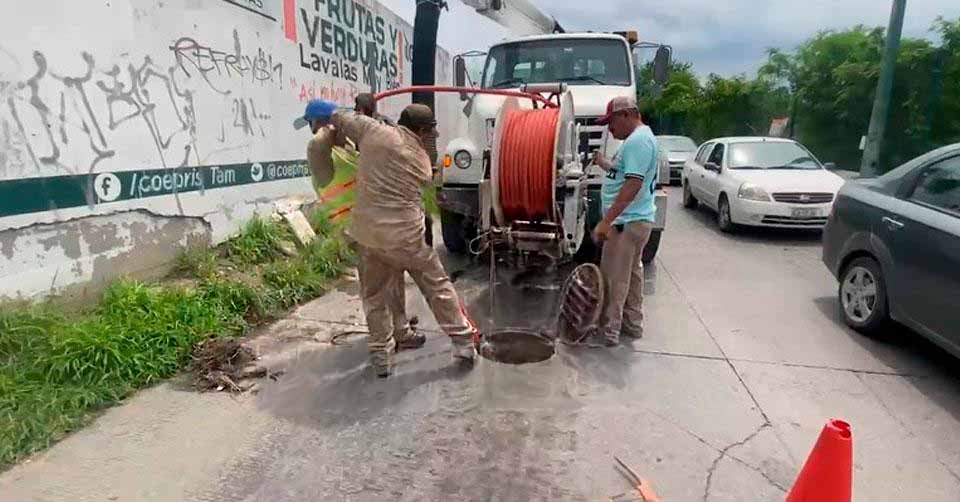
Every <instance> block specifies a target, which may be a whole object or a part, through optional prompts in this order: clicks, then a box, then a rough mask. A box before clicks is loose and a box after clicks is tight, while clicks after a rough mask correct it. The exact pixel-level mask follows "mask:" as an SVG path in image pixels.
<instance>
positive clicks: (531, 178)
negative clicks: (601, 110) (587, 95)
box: [499, 108, 560, 223]
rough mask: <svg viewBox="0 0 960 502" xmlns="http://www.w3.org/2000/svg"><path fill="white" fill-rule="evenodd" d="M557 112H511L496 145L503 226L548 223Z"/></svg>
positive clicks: (550, 216)
mask: <svg viewBox="0 0 960 502" xmlns="http://www.w3.org/2000/svg"><path fill="white" fill-rule="evenodd" d="M558 120H560V110H559V109H558V108H546V109H540V110H515V111H511V112H509V113H508V114H507V115H506V116H505V117H504V121H505V123H506V124H505V126H504V129H503V137H502V138H501V141H500V183H499V189H500V206H501V208H502V209H503V216H504V218H505V219H506V222H505V223H509V222H513V221H543V220H547V221H549V220H551V219H552V217H553V214H554V208H553V191H554V187H553V172H554V170H555V167H554V165H553V157H554V154H555V152H556V141H557V138H556V131H557V121H558Z"/></svg>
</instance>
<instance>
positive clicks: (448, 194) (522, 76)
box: [438, 33, 665, 259]
mask: <svg viewBox="0 0 960 502" xmlns="http://www.w3.org/2000/svg"><path fill="white" fill-rule="evenodd" d="M633 42H635V40H633ZM631 44H632V41H631V40H628V38H627V37H625V36H622V35H620V34H604V33H569V34H566V33H565V34H552V35H539V36H532V37H524V38H520V39H516V40H511V41H507V42H504V43H501V44H498V45H495V46H493V47H491V48H490V50H489V51H488V53H487V55H486V61H485V63H484V70H483V74H482V77H481V81H480V82H479V84H480V87H482V88H484V89H503V90H519V89H523V88H524V86H527V85H537V84H564V85H566V87H567V90H568V91H569V92H570V93H571V94H572V96H573V102H574V108H575V110H576V122H577V125H578V128H579V139H580V145H579V149H578V151H579V155H580V159H581V162H582V164H583V166H584V169H585V171H586V172H587V173H588V175H589V182H588V190H587V194H588V208H589V213H588V217H587V229H588V230H591V229H592V228H593V226H594V225H596V223H598V222H599V220H600V218H601V208H600V201H599V199H600V197H599V189H600V185H601V179H602V178H601V171H600V169H599V168H598V167H596V166H594V165H592V157H593V152H594V151H596V150H598V149H599V150H601V151H602V152H603V153H604V155H605V156H607V157H612V156H613V154H614V153H615V152H616V150H617V148H619V143H620V142H619V141H617V140H615V139H613V138H612V137H610V135H609V134H608V132H607V130H606V128H605V127H603V126H600V125H597V124H596V122H597V120H598V119H599V118H600V117H601V116H603V115H604V114H605V113H606V107H607V103H608V102H609V101H610V100H611V99H613V98H614V97H618V96H636V93H637V72H636V71H635V67H634V58H633V54H632V50H631ZM461 73H462V70H460V69H458V80H460V78H461V77H460V74H461ZM461 99H462V100H463V108H462V113H461V116H460V120H458V121H457V130H456V131H454V134H453V135H452V136H453V137H454V139H452V140H451V141H450V142H449V143H448V144H447V147H446V150H445V152H444V156H443V168H442V169H441V173H442V174H441V176H442V184H441V188H440V190H439V194H438V201H439V204H440V207H441V224H442V229H443V238H444V243H445V245H446V247H447V248H448V249H449V250H450V251H452V252H463V251H465V250H466V249H467V245H468V243H469V241H470V240H471V239H472V238H473V236H475V235H476V228H477V222H478V220H479V206H480V204H479V191H478V187H479V184H480V183H481V181H482V180H483V179H484V177H485V176H486V175H488V174H489V172H488V171H489V159H490V149H491V148H492V146H493V145H492V143H493V136H494V129H495V125H496V117H497V113H498V111H499V109H500V106H501V104H502V103H503V101H504V99H505V98H503V97H500V96H491V95H474V96H467V95H464V96H461ZM525 106H532V105H531V104H530V103H529V102H528V103H526V104H525ZM664 197H665V194H664ZM659 203H660V201H659V200H658V204H659ZM664 205H665V200H664ZM664 209H665V207H664ZM658 220H661V218H660V217H659V215H658ZM659 228H662V223H661V225H660V226H659ZM658 237H659V236H658ZM582 247H583V248H584V253H585V254H588V255H589V254H590V253H591V252H592V253H594V254H595V252H596V250H591V249H589V248H591V247H592V242H591V240H590V239H589V238H588V239H584V246H582ZM589 258H590V257H588V259H589Z"/></svg>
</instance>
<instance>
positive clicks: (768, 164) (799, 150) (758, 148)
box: [727, 141, 821, 169]
mask: <svg viewBox="0 0 960 502" xmlns="http://www.w3.org/2000/svg"><path fill="white" fill-rule="evenodd" d="M727 163H728V165H729V166H730V169H821V166H820V162H818V161H817V159H815V158H813V155H811V154H810V152H808V151H807V150H806V149H804V148H803V147H801V146H800V145H798V144H797V143H793V142H786V141H757V142H751V143H733V144H731V145H730V158H729V160H728V161H727Z"/></svg>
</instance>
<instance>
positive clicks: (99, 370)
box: [0, 215, 353, 469]
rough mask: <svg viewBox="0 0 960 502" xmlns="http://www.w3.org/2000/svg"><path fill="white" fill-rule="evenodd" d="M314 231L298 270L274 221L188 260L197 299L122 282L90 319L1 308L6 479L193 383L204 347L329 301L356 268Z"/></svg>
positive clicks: (330, 237) (174, 289)
mask: <svg viewBox="0 0 960 502" xmlns="http://www.w3.org/2000/svg"><path fill="white" fill-rule="evenodd" d="M311 223H312V224H313V225H314V226H315V227H316V228H319V229H320V230H321V232H320V238H318V239H317V240H316V241H314V243H313V244H311V245H309V246H307V247H305V248H304V249H302V250H301V252H300V254H299V255H298V256H296V257H294V258H288V257H286V256H284V255H283V254H282V253H281V251H280V249H279V244H280V243H281V242H282V241H284V240H292V235H291V232H290V231H289V230H288V229H286V228H285V227H283V226H281V225H279V224H277V223H274V222H271V221H268V220H263V219H254V220H252V221H251V222H250V223H249V224H248V225H246V226H245V227H244V229H243V231H242V232H241V234H240V235H239V236H237V237H236V238H234V239H231V240H230V241H228V242H226V243H224V245H222V246H221V248H220V249H193V250H189V251H185V252H184V253H182V254H181V255H180V257H179V258H178V259H177V263H176V270H175V274H176V275H177V276H179V277H189V278H191V279H192V280H191V281H190V283H191V286H190V287H184V286H176V285H170V284H163V283H160V284H144V283H141V282H136V281H120V282H118V283H116V284H114V285H112V286H111V287H110V288H108V289H107V290H106V292H105V293H104V295H103V298H102V300H101V301H100V303H99V304H98V305H97V306H96V307H93V308H90V309H88V310H86V311H80V312H69V311H64V310H63V309H58V308H54V307H52V306H50V305H33V306H16V307H13V306H2V305H0V469H2V468H5V467H8V466H10V465H12V464H13V463H15V462H17V461H19V460H21V459H23V458H24V457H25V456H26V455H29V454H30V453H32V452H35V451H38V450H42V449H44V448H46V447H48V446H49V445H50V444H52V443H54V442H56V441H57V440H59V439H60V438H62V437H63V436H64V435H66V434H68V433H69V432H71V431H73V430H76V429H77V428H78V427H81V426H82V425H84V424H85V423H87V422H88V421H89V420H91V419H92V418H93V417H94V416H95V415H96V413H97V412H98V411H100V410H102V409H103V408H105V407H108V406H110V405H113V404H115V403H116V402H118V401H120V400H121V399H123V398H124V397H126V396H128V395H129V394H130V393H131V392H133V391H135V390H137V389H139V388H142V387H144V386H147V385H151V384H154V383H156V382H159V381H161V380H163V379H166V378H169V377H170V376H172V375H174V374H176V373H177V372H178V371H181V370H182V369H183V368H185V367H186V366H187V365H188V363H189V362H190V361H191V355H192V354H193V353H194V351H195V349H196V347H198V346H203V342H205V341H209V340H214V339H230V338H232V337H237V336H241V335H243V334H245V333H246V332H247V331H248V330H249V329H250V328H251V327H252V326H254V325H256V324H258V323H260V322H263V321H264V320H267V319H271V318H273V317H274V316H276V315H277V314H278V313H279V312H281V311H282V310H283V309H287V308H289V307H291V306H293V305H296V304H298V303H301V302H304V301H307V300H310V299H312V298H315V297H317V296H319V295H320V294H322V293H323V291H324V289H325V288H326V287H327V285H328V284H329V283H330V282H331V281H332V280H334V279H336V278H337V277H339V276H340V275H342V274H343V273H344V272H345V271H346V269H347V267H349V266H350V265H351V264H352V262H353V257H352V254H351V253H350V250H349V249H348V247H347V246H346V245H344V243H343V241H342V240H341V239H340V238H339V233H338V230H337V227H336V226H335V225H332V224H330V223H329V222H327V221H326V220H325V219H324V218H323V216H322V215H320V216H317V215H311ZM241 270H242V271H243V273H242V274H241V273H240V272H239V271H241Z"/></svg>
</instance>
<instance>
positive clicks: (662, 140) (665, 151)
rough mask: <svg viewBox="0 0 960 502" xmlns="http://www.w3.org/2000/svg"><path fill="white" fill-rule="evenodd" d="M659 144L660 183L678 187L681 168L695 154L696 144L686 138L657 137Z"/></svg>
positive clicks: (681, 174) (681, 173) (681, 175)
mask: <svg viewBox="0 0 960 502" xmlns="http://www.w3.org/2000/svg"><path fill="white" fill-rule="evenodd" d="M657 142H658V143H659V144H660V158H659V159H657V160H658V162H659V164H660V182H661V183H662V184H664V185H679V184H680V180H681V179H682V177H683V166H684V164H686V163H687V161H688V160H690V159H692V158H693V156H694V154H696V153H697V144H696V143H694V142H693V140H692V139H690V138H688V137H686V136H657Z"/></svg>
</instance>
